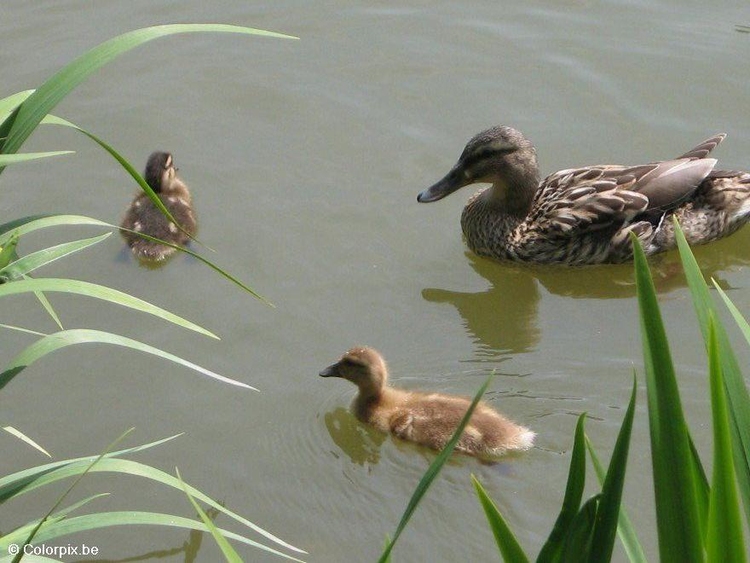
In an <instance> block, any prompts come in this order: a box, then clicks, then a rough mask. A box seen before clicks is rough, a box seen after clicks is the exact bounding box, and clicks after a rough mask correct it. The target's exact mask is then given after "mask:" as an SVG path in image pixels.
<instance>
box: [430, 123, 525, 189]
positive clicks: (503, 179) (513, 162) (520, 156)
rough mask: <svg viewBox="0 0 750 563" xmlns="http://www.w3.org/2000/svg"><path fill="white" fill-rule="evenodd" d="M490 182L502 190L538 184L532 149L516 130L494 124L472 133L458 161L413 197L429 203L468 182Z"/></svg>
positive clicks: (466, 184)
mask: <svg viewBox="0 0 750 563" xmlns="http://www.w3.org/2000/svg"><path fill="white" fill-rule="evenodd" d="M477 183H490V184H493V186H494V187H495V190H496V191H499V192H502V193H501V194H498V195H501V196H503V195H504V193H505V192H506V191H507V190H508V189H509V188H513V187H516V186H518V187H526V186H529V185H530V186H533V188H534V189H535V188H536V187H537V185H538V183H539V168H538V166H537V162H536V149H535V148H534V145H533V144H532V143H531V141H529V140H528V139H527V138H526V137H524V136H523V134H522V133H521V132H520V131H517V130H516V129H513V128H512V127H507V126H505V125H498V126H496V127H492V128H491V129H487V130H486V131H482V132H481V133H479V134H478V135H475V136H474V137H473V138H472V139H471V140H470V141H469V142H468V143H467V144H466V148H464V151H463V152H462V153H461V157H460V158H459V159H458V162H457V163H456V164H455V166H453V168H451V170H450V172H448V174H446V175H445V177H444V178H443V179H442V180H440V181H439V182H437V183H436V184H434V185H432V186H430V187H429V188H427V189H426V190H424V191H423V192H421V193H420V194H419V195H418V196H417V201H419V202H421V203H429V202H431V201H437V200H439V199H442V198H444V197H445V196H447V195H449V194H452V193H453V192H455V191H456V190H458V189H460V188H463V187H464V186H468V185H469V184H477Z"/></svg>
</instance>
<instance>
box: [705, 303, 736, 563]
mask: <svg viewBox="0 0 750 563" xmlns="http://www.w3.org/2000/svg"><path fill="white" fill-rule="evenodd" d="M714 327H715V322H714V320H713V319H712V318H709V342H708V358H709V373H710V380H711V381H710V383H711V412H712V413H713V428H714V468H713V477H712V479H711V501H710V505H709V510H708V531H707V533H706V556H707V561H725V562H727V563H729V562H737V563H742V562H744V561H745V560H746V559H745V542H744V538H743V530H742V518H741V516H740V503H739V497H738V496H737V488H736V485H735V472H734V465H733V463H732V436H731V431H730V426H729V416H728V414H727V400H726V390H725V388H724V377H723V375H722V372H721V359H720V358H719V343H718V340H717V338H716V329H715V328H714Z"/></svg>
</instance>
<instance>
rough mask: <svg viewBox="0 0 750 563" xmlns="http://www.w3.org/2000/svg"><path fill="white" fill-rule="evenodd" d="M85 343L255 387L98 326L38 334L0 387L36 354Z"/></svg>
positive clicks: (5, 374)
mask: <svg viewBox="0 0 750 563" xmlns="http://www.w3.org/2000/svg"><path fill="white" fill-rule="evenodd" d="M15 283H19V282H15ZM6 285H12V284H6ZM88 343H99V344H112V345H115V346H123V347H125V348H131V349H133V350H138V351H139V352H145V353H147V354H152V355H154V356H158V357H160V358H164V359H165V360H170V361H172V362H174V363H176V364H179V365H182V366H184V367H187V368H190V369H192V370H195V371H197V372H199V373H202V374H203V375H207V376H208V377H212V378H213V379H216V380H218V381H222V382H224V383H228V384H230V385H236V386H237V387H243V388H245V389H251V390H253V391H257V389H256V388H255V387H251V386H250V385H248V384H247V383H242V382H241V381H237V380H235V379H230V378H229V377H225V376H223V375H219V374H218V373H215V372H213V371H211V370H209V369H206V368H204V367H201V366H199V365H197V364H194V363H192V362H189V361H187V360H184V359H182V358H180V357H179V356H175V355H174V354H170V353H169V352H165V351H163V350H160V349H159V348H155V347H154V346H150V345H148V344H144V343H143V342H139V341H137V340H133V339H132V338H127V337H125V336H120V335H118V334H112V333H109V332H103V331H100V330H90V329H71V330H63V331H60V332H56V333H54V334H50V335H47V336H44V337H42V338H40V339H39V340H37V341H36V342H34V343H33V344H32V345H31V346H28V347H27V348H26V349H25V350H23V351H22V352H21V353H20V354H19V355H18V356H16V357H15V358H14V359H13V360H12V361H11V362H10V364H8V366H7V367H6V368H5V371H3V372H2V373H0V389H2V388H3V387H5V386H6V385H7V384H8V383H9V382H10V381H11V380H12V379H13V378H14V377H16V376H17V375H18V374H19V373H21V372H22V371H23V370H24V369H26V368H27V367H28V366H29V365H31V364H32V363H34V362H35V361H37V360H39V359H40V358H43V357H44V356H46V355H47V354H49V353H51V352H54V351H56V350H59V349H60V348H65V347H67V346H72V345H74V344H88Z"/></svg>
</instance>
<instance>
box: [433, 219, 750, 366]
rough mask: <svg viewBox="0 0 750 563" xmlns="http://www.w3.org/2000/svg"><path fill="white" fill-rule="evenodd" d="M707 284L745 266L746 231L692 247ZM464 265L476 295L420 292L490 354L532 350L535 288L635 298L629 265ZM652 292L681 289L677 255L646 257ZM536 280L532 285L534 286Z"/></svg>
mask: <svg viewBox="0 0 750 563" xmlns="http://www.w3.org/2000/svg"><path fill="white" fill-rule="evenodd" d="M694 253H695V256H696V259H697V261H698V264H699V265H700V268H701V271H702V272H703V275H704V276H705V278H706V279H707V280H711V279H715V280H716V281H717V283H719V285H720V286H722V287H723V288H727V287H728V286H729V284H728V283H727V281H726V280H725V279H724V278H723V275H724V274H725V273H727V272H730V271H732V270H734V269H736V268H738V267H740V266H745V265H747V264H750V229H745V230H744V231H743V232H741V233H738V234H737V235H734V236H733V237H730V238H728V239H724V240H720V241H717V242H714V243H711V244H708V245H703V246H698V247H695V248H694ZM466 257H467V259H468V261H469V264H470V265H471V267H472V268H473V269H474V271H475V272H477V273H478V274H479V275H480V276H482V277H483V278H484V279H486V280H487V281H488V282H489V288H488V289H486V290H484V291H478V292H463V291H451V290H448V289H438V288H425V289H423V290H422V297H423V298H424V299H425V300H426V301H430V302H433V303H450V304H451V305H453V306H454V307H455V308H456V310H457V311H458V313H459V314H460V315H461V317H462V319H463V321H464V326H465V328H466V330H467V331H468V333H469V334H471V335H472V336H473V337H474V338H475V339H476V340H477V341H478V343H479V344H480V346H481V348H482V350H481V351H483V352H485V353H486V352H489V353H491V354H492V355H494V356H497V355H504V354H518V353H524V352H529V351H532V350H533V349H534V348H535V347H536V345H537V344H538V342H539V337H540V329H539V326H538V319H537V316H538V309H539V300H540V297H541V295H540V290H539V285H541V286H542V287H543V288H544V289H545V290H547V291H548V292H549V293H551V294H553V295H560V296H565V297H572V298H578V299H630V298H633V297H634V296H635V294H636V288H635V276H634V273H633V265H632V264H617V265H611V264H606V265H598V266H583V267H580V268H570V267H563V266H544V267H542V266H528V265H520V264H513V263H500V262H496V261H494V260H491V259H488V258H481V257H479V256H476V255H475V254H473V253H471V252H469V251H467V252H466ZM649 262H650V264H651V274H652V276H653V279H654V285H655V287H656V292H657V293H658V294H662V295H664V294H668V293H670V292H672V291H674V290H676V289H679V288H683V287H685V286H686V281H685V276H684V274H683V271H682V265H681V263H680V257H679V255H678V253H677V252H669V253H667V254H660V255H657V256H654V257H651V258H650V259H649ZM537 282H538V283H537Z"/></svg>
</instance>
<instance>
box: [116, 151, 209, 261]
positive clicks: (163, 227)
mask: <svg viewBox="0 0 750 563" xmlns="http://www.w3.org/2000/svg"><path fill="white" fill-rule="evenodd" d="M143 178H144V179H145V180H146V183H147V184H148V185H149V186H150V187H151V189H152V190H154V192H156V194H157V195H158V196H159V199H161V201H162V203H163V204H164V206H165V207H166V208H167V209H168V210H169V212H170V213H171V214H172V216H173V217H174V218H175V219H176V220H177V222H178V223H179V224H180V226H181V227H182V228H183V229H184V231H181V230H180V229H178V228H177V225H175V224H174V223H173V222H171V221H170V220H168V219H167V218H166V217H165V216H164V214H163V213H162V212H161V211H160V210H159V209H158V208H157V207H156V206H155V205H154V204H153V202H152V201H151V200H150V199H149V197H148V196H147V195H146V194H145V193H144V192H139V193H138V195H137V196H135V199H134V200H133V202H132V203H131V204H130V206H129V207H128V210H127V212H126V213H125V218H124V219H123V221H122V224H121V225H120V226H121V227H122V228H124V229H130V230H131V231H135V232H136V233H144V234H146V235H149V236H152V237H154V238H158V239H161V240H164V241H166V242H170V243H172V244H176V245H178V246H183V245H184V244H185V243H187V242H188V240H189V239H190V237H191V236H193V235H194V234H195V231H196V227H197V224H196V221H195V213H194V212H193V203H192V198H191V197H190V192H189V191H188V187H187V186H186V185H185V184H184V183H183V182H182V180H180V179H179V178H178V177H177V168H175V166H174V161H173V159H172V155H171V154H169V153H167V152H159V151H157V152H154V153H152V154H151V156H149V157H148V162H146V170H145V172H144V173H143ZM120 232H121V233H122V236H123V237H125V240H126V241H127V243H128V246H130V249H131V250H132V251H133V254H135V255H136V256H137V257H138V258H139V259H141V260H145V261H147V262H161V261H162V260H165V259H166V258H167V257H169V256H170V255H171V254H173V253H174V252H175V249H174V248H172V247H170V246H166V245H164V244H159V243H158V242H154V241H151V240H148V239H145V238H142V237H139V236H138V235H137V234H135V233H131V232H128V231H120ZM188 235H189V236H188Z"/></svg>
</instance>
